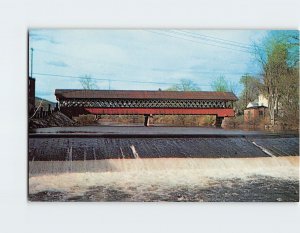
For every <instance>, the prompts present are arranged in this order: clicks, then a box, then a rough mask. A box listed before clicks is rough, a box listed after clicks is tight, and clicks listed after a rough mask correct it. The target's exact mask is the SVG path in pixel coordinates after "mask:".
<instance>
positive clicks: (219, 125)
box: [215, 116, 224, 128]
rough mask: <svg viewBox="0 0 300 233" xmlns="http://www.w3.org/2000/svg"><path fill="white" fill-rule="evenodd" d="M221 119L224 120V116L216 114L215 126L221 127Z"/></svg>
mask: <svg viewBox="0 0 300 233" xmlns="http://www.w3.org/2000/svg"><path fill="white" fill-rule="evenodd" d="M223 120H224V117H218V116H216V124H215V126H216V128H222V127H221V125H222V122H223Z"/></svg>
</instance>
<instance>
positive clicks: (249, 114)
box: [244, 94, 268, 123]
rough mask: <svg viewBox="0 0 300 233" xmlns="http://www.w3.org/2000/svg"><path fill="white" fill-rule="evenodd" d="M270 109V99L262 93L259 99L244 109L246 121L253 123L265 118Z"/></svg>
mask: <svg viewBox="0 0 300 233" xmlns="http://www.w3.org/2000/svg"><path fill="white" fill-rule="evenodd" d="M267 111H268V100H267V99H266V98H265V97H264V95H262V94H260V95H259V96H258V100H255V101H253V102H250V103H249V104H248V105H247V108H246V109H245V110H244V122H245V123H253V122H255V121H257V120H260V119H264V118H265V116H266V115H267Z"/></svg>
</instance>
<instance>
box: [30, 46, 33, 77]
mask: <svg viewBox="0 0 300 233" xmlns="http://www.w3.org/2000/svg"><path fill="white" fill-rule="evenodd" d="M30 50H31V62H30V78H32V67H33V48H30Z"/></svg>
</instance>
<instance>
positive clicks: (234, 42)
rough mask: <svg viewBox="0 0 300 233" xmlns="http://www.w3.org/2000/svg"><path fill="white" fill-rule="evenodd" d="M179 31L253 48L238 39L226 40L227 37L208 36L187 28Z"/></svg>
mask: <svg viewBox="0 0 300 233" xmlns="http://www.w3.org/2000/svg"><path fill="white" fill-rule="evenodd" d="M177 31H182V32H185V33H189V34H192V35H197V36H201V37H205V38H210V39H213V40H216V41H223V42H228V43H230V44H236V45H240V46H244V47H248V48H251V46H249V45H248V44H246V43H241V42H237V41H233V40H226V39H222V38H218V37H214V36H208V35H205V34H201V33H195V32H191V31H187V30H177Z"/></svg>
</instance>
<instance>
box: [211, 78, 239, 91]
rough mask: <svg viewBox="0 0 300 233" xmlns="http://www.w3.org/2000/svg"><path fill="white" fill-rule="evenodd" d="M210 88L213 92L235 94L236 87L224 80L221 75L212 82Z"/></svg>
mask: <svg viewBox="0 0 300 233" xmlns="http://www.w3.org/2000/svg"><path fill="white" fill-rule="evenodd" d="M210 86H211V89H212V90H213V91H220V92H233V93H234V94H236V93H237V86H236V85H235V84H234V83H233V82H230V81H228V80H226V79H225V77H224V76H222V75H221V76H219V77H218V78H217V79H215V80H213V81H212V82H211V84H210Z"/></svg>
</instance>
